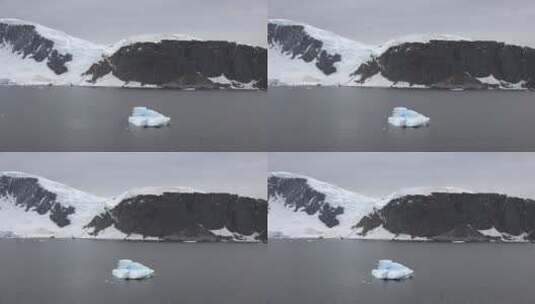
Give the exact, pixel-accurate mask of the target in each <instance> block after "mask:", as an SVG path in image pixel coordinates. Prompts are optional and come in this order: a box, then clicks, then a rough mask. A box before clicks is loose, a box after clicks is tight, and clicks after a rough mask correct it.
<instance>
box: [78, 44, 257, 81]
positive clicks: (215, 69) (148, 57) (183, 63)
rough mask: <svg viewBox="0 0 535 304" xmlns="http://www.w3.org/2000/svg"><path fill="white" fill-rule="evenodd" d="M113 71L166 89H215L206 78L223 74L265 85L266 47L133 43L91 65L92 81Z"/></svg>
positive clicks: (126, 78) (126, 79)
mask: <svg viewBox="0 0 535 304" xmlns="http://www.w3.org/2000/svg"><path fill="white" fill-rule="evenodd" d="M108 73H112V74H113V75H114V76H115V77H117V78H119V79H121V80H122V81H126V82H129V81H136V82H140V83H142V84H152V85H158V86H161V87H168V88H190V87H197V88H207V89H210V88H217V87H219V86H218V85H216V84H214V83H212V82H211V81H210V80H209V79H208V78H210V77H217V76H220V75H222V74H223V75H225V76H226V77H227V78H228V79H230V80H232V81H236V82H240V83H249V82H251V81H255V82H256V85H255V86H256V87H257V88H260V89H266V88H267V50H266V49H264V48H261V47H253V46H248V45H242V44H236V43H233V42H226V41H174V40H163V41H161V42H159V43H152V42H143V43H141V42H140V43H134V44H131V45H128V46H124V47H122V48H120V49H119V50H118V51H117V52H115V53H114V54H113V55H111V56H109V57H106V58H104V59H102V60H101V61H100V62H98V63H95V64H93V65H92V66H91V67H90V68H89V70H88V71H87V72H86V73H85V75H90V76H91V81H93V82H94V81H96V80H97V79H99V78H101V77H103V76H105V75H107V74H108Z"/></svg>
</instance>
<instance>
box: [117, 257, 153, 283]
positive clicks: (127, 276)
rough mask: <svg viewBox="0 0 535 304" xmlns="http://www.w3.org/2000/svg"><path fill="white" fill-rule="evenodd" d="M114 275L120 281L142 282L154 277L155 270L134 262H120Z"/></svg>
mask: <svg viewBox="0 0 535 304" xmlns="http://www.w3.org/2000/svg"><path fill="white" fill-rule="evenodd" d="M112 274H113V276H114V277H116V278H118V279H123V280H141V279H147V278H150V277H152V275H153V274H154V270H152V269H151V268H149V267H147V266H145V265H143V264H141V263H137V262H134V261H132V260H119V263H117V268H115V269H114V270H113V271H112Z"/></svg>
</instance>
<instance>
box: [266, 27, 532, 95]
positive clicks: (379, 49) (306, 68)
mask: <svg viewBox="0 0 535 304" xmlns="http://www.w3.org/2000/svg"><path fill="white" fill-rule="evenodd" d="M269 22H270V23H271V24H274V25H277V26H295V25H297V26H302V27H303V28H304V31H305V33H306V34H308V35H309V36H310V37H312V38H315V39H317V40H320V41H321V42H322V43H323V47H322V49H323V50H325V51H327V52H328V53H329V54H339V55H341V61H339V62H336V63H334V67H336V69H337V72H335V73H333V74H330V75H326V74H324V73H323V72H322V71H321V70H320V69H319V68H318V67H316V63H317V60H313V61H311V62H306V61H304V60H303V59H302V58H301V57H300V56H297V57H295V58H292V55H291V54H290V53H289V52H286V53H285V52H284V51H283V47H282V46H281V45H279V44H278V43H271V44H270V45H269V48H268V81H269V83H270V85H272V86H278V85H285V86H314V85H324V86H362V87H396V88H407V87H411V88H425V86H422V85H412V86H411V85H409V84H408V83H404V82H392V81H390V80H388V79H386V78H385V77H383V76H382V75H381V74H380V73H379V74H376V75H374V76H373V77H370V78H369V79H366V80H365V82H364V83H358V82H355V80H357V81H358V80H360V77H359V76H352V75H351V74H352V73H354V72H355V71H356V70H357V69H358V68H359V67H360V65H361V64H363V63H366V62H368V61H370V60H371V59H373V58H374V57H379V56H381V54H383V53H384V52H385V51H386V50H388V49H389V48H390V47H392V46H396V45H400V44H403V43H407V42H419V43H427V42H430V41H431V40H445V41H471V39H469V38H465V37H462V36H456V35H448V34H411V35H406V36H402V37H399V38H396V39H392V40H389V41H386V42H385V43H382V44H380V45H368V44H365V43H361V42H357V41H354V40H351V39H348V38H345V37H342V36H340V35H337V34H335V33H332V32H329V31H325V30H322V29H319V28H316V27H314V26H312V25H309V24H306V23H301V22H295V21H291V20H285V19H271V20H269ZM478 80H479V81H481V82H482V83H485V84H489V85H493V84H494V85H495V84H498V85H499V87H500V88H503V89H522V84H523V83H522V82H520V83H517V84H510V83H501V82H500V81H497V80H496V79H495V78H494V77H493V76H492V75H490V76H489V77H485V78H480V79H478Z"/></svg>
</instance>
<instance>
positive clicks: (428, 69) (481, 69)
mask: <svg viewBox="0 0 535 304" xmlns="http://www.w3.org/2000/svg"><path fill="white" fill-rule="evenodd" d="M377 73H381V74H382V75H383V76H384V77H385V78H387V79H389V80H391V81H393V82H398V81H402V82H408V83H409V84H418V85H426V86H429V87H434V88H444V89H450V88H467V89H485V88H488V87H489V85H486V84H482V83H481V82H480V81H479V80H478V79H476V78H481V77H487V76H490V75H493V76H494V77H495V78H496V79H498V80H500V81H503V82H504V85H505V86H507V85H510V84H515V83H518V82H520V81H525V85H524V86H525V87H527V88H531V89H533V88H535V49H531V48H528V47H520V46H516V45H509V44H505V43H501V42H495V41H442V40H433V41H430V42H428V43H403V44H400V45H397V46H393V47H391V48H389V49H388V50H387V51H385V52H384V53H383V54H381V55H380V56H379V57H377V58H372V59H371V60H370V61H369V62H368V63H365V64H363V65H361V66H360V67H359V69H358V70H357V71H356V72H355V73H354V75H359V76H360V79H359V82H363V81H364V80H366V79H367V78H369V77H371V76H373V75H375V74H377ZM491 87H492V86H491Z"/></svg>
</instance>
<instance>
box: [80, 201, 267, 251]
mask: <svg viewBox="0 0 535 304" xmlns="http://www.w3.org/2000/svg"><path fill="white" fill-rule="evenodd" d="M110 226H114V227H115V228H116V229H118V230H119V231H121V232H123V233H126V234H139V235H142V236H143V237H157V238H160V239H163V240H174V241H188V240H196V241H219V240H222V238H220V237H218V236H216V235H214V234H213V233H212V232H211V231H210V230H218V229H223V228H227V229H228V230H229V231H231V232H233V233H236V234H240V235H244V236H251V235H257V240H260V241H267V202H266V201H265V200H260V199H252V198H246V197H240V196H237V195H232V194H226V193H164V194H162V195H138V196H135V197H133V198H129V199H125V200H123V201H121V202H120V203H119V204H118V205H117V206H115V207H114V208H113V209H111V210H107V211H106V212H104V213H102V214H100V215H99V216H96V217H95V218H94V219H93V220H92V221H91V222H90V223H89V224H88V225H87V228H89V229H90V230H91V231H92V232H91V233H92V234H93V235H96V236H98V233H99V232H100V231H101V230H104V229H106V228H108V227H110ZM223 239H224V238H223Z"/></svg>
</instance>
